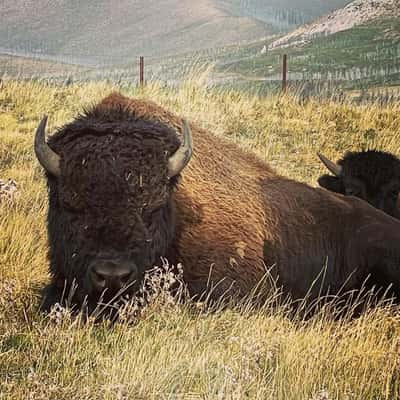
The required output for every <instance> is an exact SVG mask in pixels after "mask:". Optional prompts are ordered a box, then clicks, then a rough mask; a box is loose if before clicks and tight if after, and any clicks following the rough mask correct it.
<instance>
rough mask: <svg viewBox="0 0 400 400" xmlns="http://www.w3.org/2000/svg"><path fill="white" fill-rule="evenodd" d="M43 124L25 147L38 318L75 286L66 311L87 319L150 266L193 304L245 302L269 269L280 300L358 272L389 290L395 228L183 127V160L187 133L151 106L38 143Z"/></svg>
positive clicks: (111, 112)
mask: <svg viewBox="0 0 400 400" xmlns="http://www.w3.org/2000/svg"><path fill="white" fill-rule="evenodd" d="M44 126H45V120H44V122H43V123H42V124H41V125H40V126H39V128H38V134H37V135H36V142H35V151H36V154H37V156H38V159H39V161H40V162H41V164H42V165H43V166H44V167H45V169H46V170H47V179H48V186H49V213H48V234H49V248H50V250H49V258H50V272H51V276H52V280H51V283H50V285H49V287H48V289H47V291H46V295H45V300H44V303H43V309H46V310H48V309H49V308H50V307H51V306H52V305H53V304H54V303H55V302H58V301H59V300H60V297H61V295H62V292H63V290H64V287H66V288H67V290H68V288H70V287H71V286H72V285H73V284H74V283H75V284H76V285H77V289H76V292H75V297H74V299H73V301H74V303H76V304H77V305H80V304H82V302H84V301H86V302H87V303H88V305H89V309H90V308H93V307H95V305H96V303H97V302H98V301H99V299H100V295H101V293H102V292H104V290H105V296H106V298H107V299H109V298H112V297H113V296H115V295H116V293H118V290H119V289H120V288H122V287H123V286H124V285H125V284H127V285H128V286H129V288H128V289H127V291H128V293H133V292H135V291H136V290H137V287H138V284H139V283H140V282H141V280H142V278H143V274H144V273H145V272H146V271H147V270H148V269H149V268H151V267H152V266H153V265H154V264H158V263H159V261H160V257H166V258H167V259H168V260H169V261H170V263H172V264H176V263H178V262H181V263H182V264H183V268H184V269H183V274H184V279H185V282H186V283H187V285H188V288H189V291H190V292H191V294H192V295H200V294H203V293H204V292H206V291H207V290H209V289H210V287H212V288H213V289H212V296H213V297H215V298H218V297H219V296H221V295H222V294H231V295H238V296H244V295H247V294H249V293H250V291H251V290H253V289H254V288H255V287H256V286H257V285H258V284H259V282H260V281H261V280H262V279H263V277H264V275H265V272H266V269H267V268H270V267H272V266H274V267H273V268H272V269H271V274H272V277H273V278H274V280H276V281H277V282H278V284H279V285H281V286H282V288H283V290H284V292H285V293H287V294H289V295H290V296H291V297H293V298H301V297H303V296H304V295H306V294H307V293H308V294H309V295H310V297H311V298H315V297H317V296H318V295H319V294H321V293H323V294H326V293H336V292H337V291H339V290H347V289H354V288H359V287H360V286H361V285H362V283H363V281H364V280H365V279H366V277H367V276H368V275H369V274H372V275H373V276H374V279H375V282H379V283H380V284H382V285H384V286H387V285H389V284H391V283H393V284H394V288H395V290H398V289H400V274H399V268H398V267H399V264H400V248H399V246H398V244H399V243H400V222H398V221H396V220H394V219H392V218H391V217H389V216H387V215H385V214H383V213H382V212H380V211H378V210H375V209H374V208H372V207H370V206H369V205H368V204H366V203H364V202H363V201H361V200H358V199H356V198H353V197H344V196H340V195H336V194H333V193H330V192H328V191H326V190H323V189H314V188H311V187H309V186H307V185H305V184H302V183H299V182H295V181H292V180H289V179H286V178H284V177H280V176H278V175H277V174H276V173H275V172H274V171H272V170H271V169H270V168H269V167H268V165H266V164H265V163H263V162H262V161H261V160H259V159H258V158H257V157H256V156H255V155H253V154H250V153H246V152H244V151H243V150H241V149H240V148H238V146H236V145H235V144H233V143H230V142H228V141H225V140H223V139H221V138H218V137H216V136H214V135H213V134H211V133H209V132H207V131H205V130H202V129H199V128H198V127H196V126H194V125H191V130H192V135H193V141H194V155H193V157H192V159H191V161H190V162H189V163H188V161H189V159H190V155H191V140H190V135H189V134H188V129H187V128H185V124H183V122H182V120H181V119H180V118H179V117H177V116H175V115H173V114H171V113H169V112H167V111H166V110H164V109H163V108H161V107H159V106H157V105H156V104H154V103H152V102H148V101H140V100H131V99H128V98H126V97H123V96H122V95H120V94H117V93H114V94H112V95H110V96H108V97H107V98H106V99H104V100H103V101H102V102H101V103H100V104H98V105H97V106H95V107H94V108H93V109H92V110H90V111H88V112H86V113H85V114H84V115H82V116H80V117H78V118H77V119H76V120H75V121H73V122H72V123H70V124H68V125H66V126H64V127H63V128H61V129H60V130H59V131H58V132H56V133H55V134H54V135H53V136H52V137H51V138H50V140H49V145H47V144H46V143H45V141H44ZM182 126H183V127H184V128H183V129H182ZM182 132H184V134H182ZM182 137H183V138H185V140H184V139H182ZM181 142H185V143H186V144H182V143H181ZM180 143H181V144H180ZM171 160H174V162H171ZM186 164H188V165H187V166H186ZM184 167H185V169H184V170H183V172H182V174H181V175H182V176H181V177H180V178H179V181H178V176H179V172H180V171H181V170H182V169H183V168H184ZM322 270H323V273H322V274H321V271H322ZM312 284H313V285H312ZM311 286H312V287H311ZM310 287H311V289H310Z"/></svg>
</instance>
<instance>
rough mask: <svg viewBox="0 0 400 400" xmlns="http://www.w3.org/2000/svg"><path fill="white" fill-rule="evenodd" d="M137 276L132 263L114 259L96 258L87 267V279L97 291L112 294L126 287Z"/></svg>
mask: <svg viewBox="0 0 400 400" xmlns="http://www.w3.org/2000/svg"><path fill="white" fill-rule="evenodd" d="M136 278H137V268H136V266H135V264H134V263H130V262H121V261H114V260H96V261H94V262H92V264H91V265H90V267H89V280H90V282H91V285H92V287H93V289H94V290H95V291H97V292H104V291H106V292H107V293H108V294H114V293H116V292H118V291H120V290H122V289H124V288H128V287H129V286H130V285H131V284H132V283H133V282H134V281H135V280H136Z"/></svg>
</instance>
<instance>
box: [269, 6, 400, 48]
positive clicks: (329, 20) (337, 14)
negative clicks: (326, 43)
mask: <svg viewBox="0 0 400 400" xmlns="http://www.w3.org/2000/svg"><path fill="white" fill-rule="evenodd" d="M393 17H400V0H379V1H377V0H356V1H353V2H352V3H350V4H348V5H347V6H346V7H344V8H342V9H339V10H336V11H334V12H332V13H331V14H329V15H326V16H324V17H322V18H320V19H319V20H317V21H315V22H312V23H310V24H306V25H304V26H301V27H299V28H298V29H296V30H294V31H293V32H291V33H289V34H287V35H285V36H283V37H281V38H279V39H278V40H275V41H274V42H272V43H271V44H270V46H269V48H270V49H273V48H282V47H287V46H291V45H303V44H305V43H307V42H309V41H311V40H312V39H313V38H315V37H318V36H327V35H331V34H333V33H337V32H341V31H345V30H347V29H350V28H352V27H354V26H357V25H361V24H365V23H367V22H369V21H374V20H376V19H382V18H393Z"/></svg>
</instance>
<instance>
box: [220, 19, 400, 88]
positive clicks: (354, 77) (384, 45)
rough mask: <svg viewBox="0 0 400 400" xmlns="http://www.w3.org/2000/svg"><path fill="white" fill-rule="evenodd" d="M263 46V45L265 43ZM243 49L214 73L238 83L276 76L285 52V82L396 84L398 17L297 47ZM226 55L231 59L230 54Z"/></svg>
mask: <svg viewBox="0 0 400 400" xmlns="http://www.w3.org/2000/svg"><path fill="white" fill-rule="evenodd" d="M266 44H267V45H268V43H266ZM262 46H263V43H262V42H259V43H258V44H253V45H252V46H245V47H243V49H242V50H241V51H239V53H236V57H237V59H236V60H234V59H233V60H229V59H228V57H227V56H226V58H227V61H224V59H223V58H222V59H221V60H220V62H219V71H220V72H224V73H233V74H238V75H239V76H241V77H242V79H245V78H246V77H247V78H253V79H254V78H258V79H260V80H263V79H266V80H273V79H279V78H280V73H281V72H280V71H281V68H282V54H284V53H286V54H288V57H289V61H288V70H289V78H290V79H292V80H309V79H320V80H322V81H339V82H341V83H342V84H343V86H344V87H347V88H354V87H363V86H364V87H368V86H371V85H390V84H400V19H398V18H397V19H391V20H380V21H375V22H374V23H370V24H365V25H360V26H357V27H354V28H352V29H349V30H347V31H343V32H338V33H336V34H333V35H330V36H327V37H319V38H316V39H314V40H313V41H312V42H311V43H309V44H306V45H304V46H301V47H291V48H287V49H276V50H268V51H267V52H266V53H265V54H261V52H260V50H261V49H262ZM231 57H232V56H231Z"/></svg>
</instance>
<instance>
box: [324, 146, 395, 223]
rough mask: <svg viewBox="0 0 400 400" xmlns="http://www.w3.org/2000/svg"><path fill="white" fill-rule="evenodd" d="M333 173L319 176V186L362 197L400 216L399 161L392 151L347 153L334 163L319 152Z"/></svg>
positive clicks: (377, 206)
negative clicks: (399, 201)
mask: <svg viewBox="0 0 400 400" xmlns="http://www.w3.org/2000/svg"><path fill="white" fill-rule="evenodd" d="M318 156H319V158H320V160H321V161H322V163H323V164H324V165H325V166H326V167H327V168H328V170H329V171H330V172H332V173H333V175H334V176H332V175H323V176H321V177H320V178H319V179H318V183H319V184H320V186H322V187H324V188H325V189H328V190H330V191H332V192H336V193H341V194H344V195H349V196H356V197H359V198H361V199H363V200H365V201H367V202H368V203H370V204H371V205H372V206H374V207H376V208H379V209H380V210H382V211H384V212H386V213H387V214H389V215H391V216H393V217H396V218H400V211H399V207H398V197H399V192H400V160H399V159H398V158H397V157H395V156H394V155H392V154H389V153H385V152H382V151H376V150H368V151H362V152H347V153H346V154H345V155H344V157H343V158H342V159H341V160H339V161H338V163H334V162H332V161H330V160H329V159H327V158H326V157H325V156H323V155H322V154H318Z"/></svg>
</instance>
